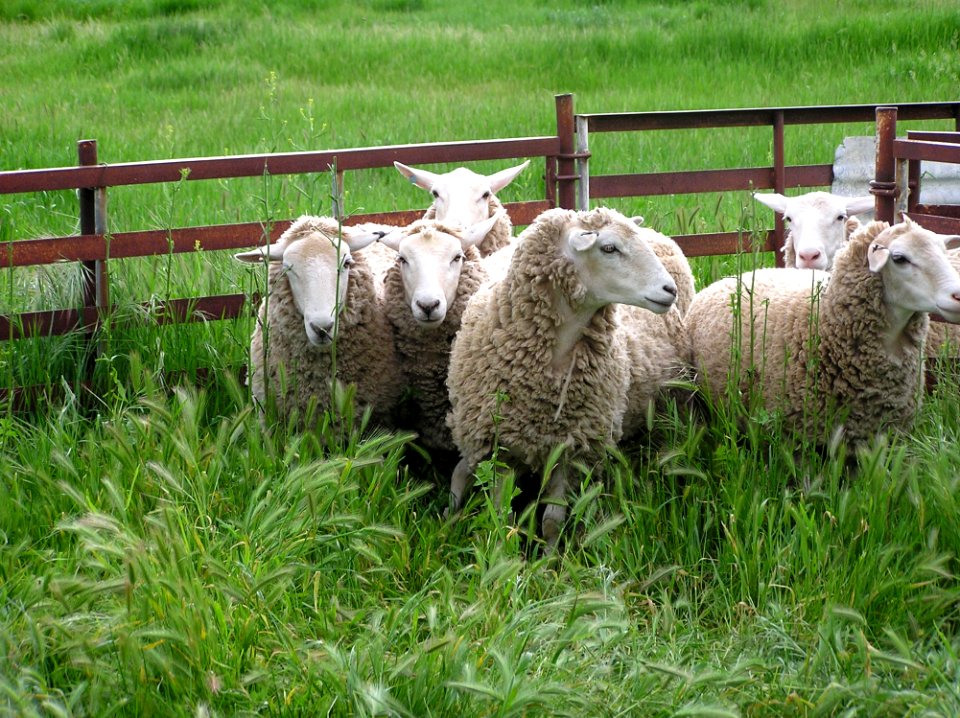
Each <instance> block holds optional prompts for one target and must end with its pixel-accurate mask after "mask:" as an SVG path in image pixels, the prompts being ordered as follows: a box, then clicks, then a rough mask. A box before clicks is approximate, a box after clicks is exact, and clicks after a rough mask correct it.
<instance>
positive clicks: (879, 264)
mask: <svg viewBox="0 0 960 718" xmlns="http://www.w3.org/2000/svg"><path fill="white" fill-rule="evenodd" d="M889 257H890V250H889V249H888V248H887V247H884V246H883V245H882V244H880V243H879V242H874V243H873V244H871V245H870V249H869V250H868V251H867V264H868V266H869V267H870V271H871V272H873V273H874V274H876V273H877V272H879V271H880V270H881V269H883V265H885V264H886V263H887V259H888V258H889Z"/></svg>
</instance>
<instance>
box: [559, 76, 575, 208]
mask: <svg viewBox="0 0 960 718" xmlns="http://www.w3.org/2000/svg"><path fill="white" fill-rule="evenodd" d="M555 101H556V105H557V137H558V138H559V139H560V156H559V157H558V158H557V204H558V205H559V206H560V207H563V208H564V209H575V208H576V202H577V187H576V182H577V175H576V163H575V161H574V149H575V145H574V138H573V132H574V124H573V95H571V94H566V95H556V96H555Z"/></svg>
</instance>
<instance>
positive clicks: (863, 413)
mask: <svg viewBox="0 0 960 718" xmlns="http://www.w3.org/2000/svg"><path fill="white" fill-rule="evenodd" d="M958 239H960V238H955V237H949V238H947V237H943V236H941V235H937V234H934V233H932V232H929V231H928V230H925V229H923V228H922V227H920V226H918V225H916V224H914V223H913V222H912V221H911V220H910V219H909V218H907V217H905V218H904V220H903V222H902V223H900V224H896V225H894V226H892V227H891V226H889V225H887V224H886V223H881V222H871V223H869V224H867V225H865V226H864V227H861V228H860V229H859V230H857V232H855V233H854V234H853V236H851V237H850V239H849V241H848V242H847V244H846V246H845V247H844V248H843V249H841V250H840V252H838V253H837V255H836V257H835V259H834V268H833V271H832V272H829V273H828V272H820V271H810V270H800V269H760V270H756V271H754V272H752V273H748V274H745V275H742V276H741V277H729V278H726V279H721V280H719V281H717V282H715V283H713V284H711V285H710V286H708V287H707V288H705V289H703V290H701V291H700V292H699V293H698V294H697V295H696V297H695V298H694V301H693V305H692V306H691V307H690V311H689V312H687V315H686V317H685V322H686V328H687V332H688V338H689V341H690V355H691V357H692V361H693V364H694V367H695V369H696V371H697V372H698V374H699V375H698V379H697V381H698V383H700V384H701V385H702V386H703V387H704V388H705V389H706V390H707V391H708V393H709V394H711V395H713V396H714V397H719V396H722V393H723V391H724V388H725V387H726V385H727V383H728V381H729V380H728V377H729V376H730V373H731V371H738V372H739V373H738V375H737V378H738V380H739V386H738V387H737V388H739V389H740V390H741V391H746V390H748V388H749V386H750V385H751V384H753V385H754V386H755V387H758V389H759V392H760V395H759V398H760V399H761V400H762V404H763V406H764V407H765V408H766V409H767V410H769V411H777V410H782V411H783V413H784V418H785V422H786V424H787V426H788V428H790V429H791V430H794V431H795V432H796V433H798V434H799V435H800V436H801V437H802V438H804V439H808V440H812V441H813V442H814V443H817V444H819V445H821V446H823V445H826V444H828V443H829V439H830V438H831V434H832V431H833V427H831V425H830V420H831V418H832V417H833V416H834V414H833V412H834V411H837V412H838V413H837V417H838V418H839V419H840V421H841V426H842V427H843V428H842V430H843V432H845V435H846V439H847V441H848V443H850V444H851V445H858V444H864V443H866V442H868V441H869V440H871V439H872V438H873V437H874V436H875V435H876V434H877V433H878V432H881V431H883V430H886V429H888V428H889V429H906V428H908V427H909V426H910V424H911V422H912V420H913V417H914V414H915V413H916V411H917V408H918V404H919V401H920V396H921V392H920V391H919V386H920V379H921V367H922V356H921V352H922V344H923V340H924V337H925V335H926V333H927V325H928V316H927V312H934V311H935V312H939V313H941V314H944V315H947V316H950V317H957V318H960V275H958V274H957V270H956V269H954V268H953V267H952V266H951V265H950V263H949V262H948V260H947V254H946V249H945V245H947V244H954V243H956V241H957V240H958ZM738 306H739V313H740V319H739V320H737V319H736V312H737V309H736V308H737V307H738ZM735 324H736V326H734V325H735ZM737 357H739V359H737ZM735 363H738V366H737V367H736V368H734V366H732V365H734V364H735Z"/></svg>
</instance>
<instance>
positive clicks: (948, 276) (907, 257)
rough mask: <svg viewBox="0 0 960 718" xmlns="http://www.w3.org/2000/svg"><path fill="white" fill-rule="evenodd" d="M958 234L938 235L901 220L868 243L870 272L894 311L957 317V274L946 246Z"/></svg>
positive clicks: (958, 242) (959, 306) (959, 240)
mask: <svg viewBox="0 0 960 718" xmlns="http://www.w3.org/2000/svg"><path fill="white" fill-rule="evenodd" d="M957 246H960V236H957V235H949V236H948V235H941V234H936V233H934V232H931V231H929V230H927V229H924V228H923V227H920V226H919V225H917V224H915V223H914V222H912V221H911V220H910V219H909V218H907V217H906V216H905V217H904V221H903V222H901V223H900V224H896V225H894V226H892V227H889V228H887V229H885V230H884V231H883V232H881V233H880V234H879V235H877V237H876V239H875V240H874V242H873V243H872V244H871V245H870V247H869V250H868V253H867V258H868V263H869V267H870V271H871V272H874V273H879V274H880V275H881V277H882V279H883V289H884V301H885V302H886V303H887V305H888V306H889V307H891V308H893V309H894V310H898V309H899V310H901V311H904V312H937V313H939V314H942V315H943V317H944V318H945V319H947V320H949V321H953V322H956V321H958V320H960V275H958V273H957V270H956V269H955V268H954V266H953V265H952V264H951V262H950V258H949V256H948V254H947V251H946V249H947V248H948V247H950V248H953V247H957Z"/></svg>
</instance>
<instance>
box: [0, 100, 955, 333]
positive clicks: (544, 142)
mask: <svg viewBox="0 0 960 718" xmlns="http://www.w3.org/2000/svg"><path fill="white" fill-rule="evenodd" d="M555 105H556V126H555V130H556V131H555V133H554V134H552V135H546V136H538V137H523V138H509V139H492V140H478V141H473V142H449V143H432V144H416V145H395V146H386V147H369V148H355V149H339V150H325V151H317V152H298V153H286V154H258V155H242V156H229V157H208V158H194V159H180V160H163V161H147V162H130V163H123V164H101V163H99V162H98V155H97V143H96V141H95V140H83V141H81V142H79V143H78V165H77V166H75V167H61V168H51V169H31V170H17V171H5V172H0V195H9V194H18V193H35V192H45V191H54V190H78V194H79V198H80V218H79V219H80V232H79V234H76V235H70V236H58V237H45V238H41V239H16V238H14V239H13V240H11V241H10V242H8V243H7V246H6V251H5V252H0V268H10V267H25V266H31V265H43V264H51V263H56V262H64V261H69V262H81V263H83V265H84V266H85V267H86V268H87V269H88V271H87V272H85V273H84V276H85V284H84V286H83V299H82V302H81V305H80V307H79V308H63V309H56V310H48V311H39V312H26V313H21V314H17V315H8V316H0V341H9V340H15V339H21V338H25V337H35V336H52V335H58V334H63V333H67V332H74V331H81V332H85V333H86V334H87V335H88V336H90V337H91V338H92V337H93V336H94V334H95V330H96V329H97V327H98V326H100V325H101V323H102V322H103V321H104V320H105V318H106V317H108V316H109V315H110V313H111V312H112V311H113V310H114V306H113V305H112V304H111V299H110V262H111V260H113V259H121V258H128V257H145V256H151V255H166V254H171V253H184V252H195V251H210V250H226V249H240V248H247V247H250V246H255V245H258V244H263V243H265V242H267V241H272V240H274V239H276V238H277V237H278V236H279V235H280V234H281V233H282V232H283V231H284V230H285V229H286V228H287V227H288V226H289V225H290V221H291V220H284V221H277V222H275V223H272V224H271V225H270V226H268V227H265V226H264V225H263V223H262V222H259V221H254V222H248V223H241V224H220V225H212V226H202V227H174V228H168V229H163V230H145V231H131V232H119V233H115V234H114V233H111V232H110V231H109V223H108V216H107V193H108V191H109V189H110V188H112V187H119V186H124V185H143V184H155V183H177V182H181V181H184V180H186V181H189V182H194V181H202V180H217V179H224V178H240V177H258V176H263V175H265V174H269V175H271V176H276V175H296V174H306V173H327V172H330V171H331V169H332V168H335V171H336V174H337V181H338V182H339V183H340V185H341V186H342V184H343V175H344V173H347V172H356V171H363V170H365V169H371V168H380V167H390V166H392V164H393V162H394V161H400V162H403V163H405V164H429V163H457V164H462V163H467V162H472V161H480V160H500V159H518V158H540V159H541V160H542V161H543V168H544V179H545V196H543V197H537V198H531V199H529V200H526V201H522V202H516V203H510V204H507V205H506V206H507V210H508V212H509V213H510V216H511V218H512V220H513V223H514V224H515V225H524V224H529V223H530V222H531V221H532V220H533V218H534V217H535V216H536V215H538V214H539V213H540V212H542V211H544V210H545V209H547V208H550V207H557V206H559V207H566V208H576V207H578V206H579V207H581V208H585V207H588V206H590V202H591V200H595V199H601V200H602V199H606V198H615V197H639V196H653V195H664V194H688V193H704V192H729V191H738V190H748V189H773V190H776V191H778V192H783V191H785V190H786V189H788V188H803V187H806V188H813V187H823V186H828V185H829V184H830V183H831V181H832V179H833V176H832V164H818V165H807V166H789V165H786V164H785V162H784V156H785V153H784V149H785V142H786V140H785V133H784V128H785V127H786V126H789V125H799V124H829V123H853V122H873V121H874V120H875V119H876V120H877V126H878V137H880V134H879V133H880V129H879V128H880V127H881V124H882V121H883V117H885V116H886V115H883V113H881V112H879V111H878V106H876V105H845V106H825V107H785V108H763V109H727V110H700V111H682V112H636V113H634V112H631V113H618V114H581V115H577V114H575V113H574V100H573V96H572V95H558V96H556V98H555ZM884 107H886V108H888V109H887V110H884V112H889V111H890V110H893V111H894V113H895V114H894V117H895V118H896V117H899V119H901V120H942V119H953V120H954V123H955V127H956V129H958V130H960V102H942V103H908V104H899V105H890V106H884ZM894 125H895V119H894ZM749 126H766V127H769V128H770V129H771V131H772V135H771V139H772V149H773V152H772V156H773V165H772V166H762V167H743V168H734V169H730V168H719V169H717V168H700V169H697V170H693V171H680V172H666V173H643V172H638V173H635V174H626V175H608V176H603V175H596V174H591V172H590V158H591V152H590V145H589V138H590V136H591V135H592V134H594V133H598V132H643V131H649V130H664V129H667V130H685V129H704V128H708V129H709V128H728V127H749ZM928 134H929V133H928ZM948 134H951V135H953V134H955V133H948ZM907 142H909V143H911V144H902V143H901V141H896V142H894V141H893V139H891V138H890V137H888V136H887V135H883V137H881V152H884V153H887V154H889V156H890V157H891V158H893V152H894V149H893V148H895V150H896V151H897V152H899V153H900V154H899V155H897V157H898V158H899V160H897V159H891V161H892V162H894V164H895V165H896V163H897V161H899V162H901V163H902V162H904V161H908V160H909V161H910V162H912V163H915V164H911V165H910V177H911V178H912V181H913V187H915V188H918V187H919V184H918V183H919V176H920V175H919V162H920V161H921V160H927V159H933V158H936V159H941V160H942V159H944V156H945V155H944V153H946V155H948V156H949V157H955V156H956V152H957V150H958V149H960V144H957V140H956V139H952V140H948V141H944V139H943V137H939V138H934V137H932V136H927V135H924V136H923V137H920V136H917V137H915V138H911V139H909V140H908V141H907ZM884 143H886V144H884ZM919 143H924V144H923V149H922V150H921V149H917V148H918V147H919ZM931 144H933V145H938V147H936V148H934V149H933V150H931V149H930V147H929V145H931ZM944 146H945V147H947V149H946V150H944V149H943V147H944ZM888 148H889V149H888ZM922 151H925V152H928V154H921V152H922ZM930 152H933V154H929V153H930ZM950 153H952V154H950ZM879 155H880V152H878V158H879ZM934 155H935V156H934ZM946 161H957V160H951V159H947V160H946ZM878 167H879V164H878ZM641 169H642V168H641ZM891 182H892V183H893V184H891ZM872 191H874V192H875V193H876V194H877V195H878V209H879V207H880V203H881V202H885V201H886V200H885V198H886V197H888V196H889V197H891V198H892V197H893V196H894V195H895V194H896V193H897V192H903V191H906V188H905V187H900V185H898V184H897V183H896V172H895V170H894V172H893V174H892V175H891V176H890V177H881V176H880V175H879V174H878V176H877V180H876V183H875V186H874V188H873V190H872ZM914 209H916V207H914ZM891 211H892V210H891ZM948 211H949V210H946V209H944V208H939V209H935V210H933V211H931V212H929V213H928V215H929V217H930V218H931V219H929V220H928V221H929V222H931V223H932V222H935V221H938V220H936V217H940V216H945V214H946V213H947V212H948ZM422 212H423V208H422V207H420V208H417V209H411V210H406V211H393V212H381V213H368V214H362V215H354V216H351V217H349V218H348V219H346V220H345V221H346V222H347V223H359V222H367V221H374V222H383V223H387V224H404V223H407V222H410V221H412V220H414V219H416V218H418V217H420V216H421V214H422ZM918 214H922V213H920V212H918ZM676 239H677V241H678V243H679V244H680V246H681V247H682V248H683V250H684V252H685V253H687V254H688V255H689V256H691V257H695V256H704V255H717V254H728V253H734V252H736V251H737V250H738V246H739V242H740V233H738V232H725V233H704V234H696V235H682V236H679V237H676ZM782 242H783V226H782V224H781V222H780V220H779V218H777V220H776V224H775V226H774V228H773V229H771V230H768V236H767V240H766V244H765V245H764V249H766V250H771V251H772V250H775V249H778V248H779V247H781V246H782ZM778 257H779V253H778ZM250 300H251V298H250V297H248V296H246V295H245V294H221V295H216V296H201V297H182V298H177V299H171V300H168V301H165V302H161V303H160V304H159V305H157V304H156V303H151V304H150V307H149V308H150V311H149V315H150V316H151V318H152V320H153V321H155V322H157V323H180V322H191V321H209V320H217V319H230V318H236V317H238V316H241V315H242V314H243V313H244V312H249V311H250V304H251V301H250ZM143 307H144V308H145V309H146V308H147V305H146V304H144V305H143Z"/></svg>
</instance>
